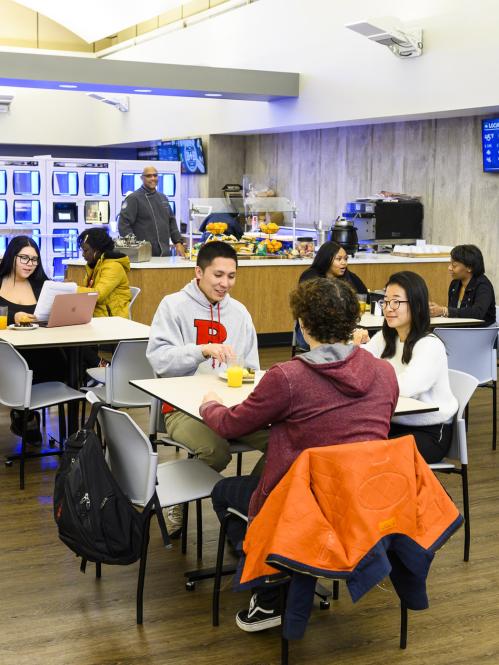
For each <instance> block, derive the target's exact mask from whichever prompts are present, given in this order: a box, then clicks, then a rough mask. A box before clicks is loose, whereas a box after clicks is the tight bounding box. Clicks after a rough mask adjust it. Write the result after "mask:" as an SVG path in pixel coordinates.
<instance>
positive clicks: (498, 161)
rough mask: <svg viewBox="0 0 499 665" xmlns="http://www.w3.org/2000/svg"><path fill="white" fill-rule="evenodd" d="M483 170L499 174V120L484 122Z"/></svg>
mask: <svg viewBox="0 0 499 665" xmlns="http://www.w3.org/2000/svg"><path fill="white" fill-rule="evenodd" d="M482 156H483V170H484V171H485V172H488V173H499V118H489V119H487V120H482Z"/></svg>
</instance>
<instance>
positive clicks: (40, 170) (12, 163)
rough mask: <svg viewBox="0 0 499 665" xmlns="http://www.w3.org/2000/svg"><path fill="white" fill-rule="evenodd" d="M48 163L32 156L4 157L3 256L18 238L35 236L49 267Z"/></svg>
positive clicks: (0, 169)
mask: <svg viewBox="0 0 499 665" xmlns="http://www.w3.org/2000/svg"><path fill="white" fill-rule="evenodd" d="M45 178H46V175H45V164H44V162H43V160H40V159H37V158H32V157H8V156H6V157H0V255H2V254H3V253H4V251H5V249H6V247H7V244H8V242H9V240H10V238H11V237H12V236H14V235H28V236H31V237H33V239H34V240H35V242H36V243H37V245H38V246H39V247H40V253H41V256H42V261H43V262H44V264H46V258H47V257H46V250H47V244H46V241H45V237H44V236H45V233H46V223H45V220H46V204H45V198H44V194H45Z"/></svg>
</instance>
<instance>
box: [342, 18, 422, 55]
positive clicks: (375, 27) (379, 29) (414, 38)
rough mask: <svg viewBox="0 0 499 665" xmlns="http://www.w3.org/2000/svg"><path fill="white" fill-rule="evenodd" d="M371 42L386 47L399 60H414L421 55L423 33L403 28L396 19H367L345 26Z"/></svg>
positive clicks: (418, 30) (415, 29) (418, 29)
mask: <svg viewBox="0 0 499 665" xmlns="http://www.w3.org/2000/svg"><path fill="white" fill-rule="evenodd" d="M345 27H346V28H349V29H350V30H353V31H354V32H358V33H359V34H360V35H363V36H364V37H367V38H368V39H370V40H371V41H373V42H378V44H382V45H383V46H388V48H389V49H390V51H391V52H392V53H393V54H394V55H396V56H397V57H399V58H416V57H418V56H420V55H422V53H423V31H422V30H421V28H412V27H411V28H408V27H405V26H404V25H403V24H402V23H401V22H400V21H399V20H398V19H396V18H393V17H383V18H378V19H369V20H367V21H360V22H359V23H349V24H348V25H346V26H345Z"/></svg>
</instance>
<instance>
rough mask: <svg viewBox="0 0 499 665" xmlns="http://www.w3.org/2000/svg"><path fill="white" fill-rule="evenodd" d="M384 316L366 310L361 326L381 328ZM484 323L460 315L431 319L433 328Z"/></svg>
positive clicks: (461, 326) (370, 328) (361, 319)
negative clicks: (461, 317)
mask: <svg viewBox="0 0 499 665" xmlns="http://www.w3.org/2000/svg"><path fill="white" fill-rule="evenodd" d="M383 320H384V317H383V316H378V315H375V314H371V313H370V312H364V314H362V316H361V318H360V323H359V327H360V328H366V329H367V330H381V328H382V327H383ZM483 323H484V321H483V320H482V319H460V318H458V317H450V318H449V317H446V316H432V317H431V319H430V327H431V328H463V327H468V326H469V327H472V326H481V325H482V324H483Z"/></svg>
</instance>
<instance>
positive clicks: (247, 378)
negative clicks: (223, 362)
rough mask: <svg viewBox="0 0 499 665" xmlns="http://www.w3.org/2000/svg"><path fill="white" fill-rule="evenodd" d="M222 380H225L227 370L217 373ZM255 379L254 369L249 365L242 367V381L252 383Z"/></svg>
mask: <svg viewBox="0 0 499 665" xmlns="http://www.w3.org/2000/svg"><path fill="white" fill-rule="evenodd" d="M218 376H219V377H220V378H221V379H223V380H224V381H227V372H226V371H225V372H220V374H219V375H218ZM254 380H255V370H254V369H251V368H250V367H243V383H253V382H254Z"/></svg>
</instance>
